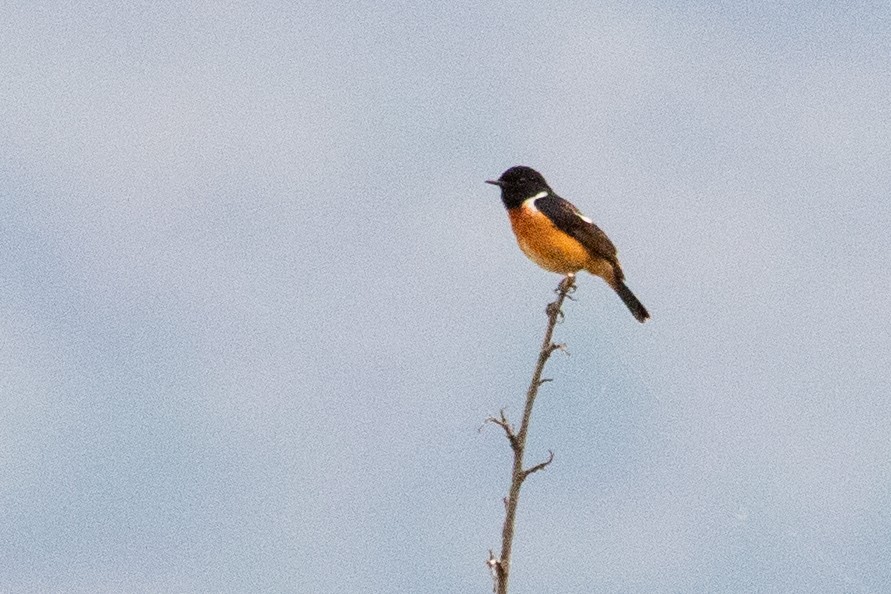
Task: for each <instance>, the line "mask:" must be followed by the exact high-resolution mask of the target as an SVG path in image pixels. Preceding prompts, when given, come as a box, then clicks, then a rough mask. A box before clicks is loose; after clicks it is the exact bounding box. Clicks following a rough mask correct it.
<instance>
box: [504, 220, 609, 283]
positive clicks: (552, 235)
mask: <svg viewBox="0 0 891 594" xmlns="http://www.w3.org/2000/svg"><path fill="white" fill-rule="evenodd" d="M507 214H508V216H509V217H510V224H511V227H513V230H514V235H516V236H517V243H518V244H519V245H520V249H521V250H523V253H524V254H526V256H527V257H528V258H529V259H530V260H532V261H533V262H535V263H536V264H538V265H539V266H541V267H542V268H544V269H545V270H550V271H551V272H559V273H560V274H569V273H570V272H578V271H579V270H581V269H582V268H586V267H587V266H588V265H589V261H590V260H591V256H590V254H589V253H588V250H586V249H585V248H584V246H583V245H582V244H581V243H579V242H578V241H576V240H575V239H573V238H572V237H570V236H569V235H567V234H566V233H563V232H562V231H560V230H559V229H557V227H556V226H554V223H552V222H551V220H550V219H549V218H548V217H546V216H545V215H543V214H542V213H540V212H538V211H537V210H535V208H534V207H531V206H529V203H524V204H523V205H522V206H520V207H518V208H512V209H510V210H509V211H507Z"/></svg>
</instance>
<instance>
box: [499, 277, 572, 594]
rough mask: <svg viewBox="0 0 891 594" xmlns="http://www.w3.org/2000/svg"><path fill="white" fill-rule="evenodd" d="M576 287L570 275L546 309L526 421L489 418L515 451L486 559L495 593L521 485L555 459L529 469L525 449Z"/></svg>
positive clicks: (502, 582) (503, 573)
mask: <svg viewBox="0 0 891 594" xmlns="http://www.w3.org/2000/svg"><path fill="white" fill-rule="evenodd" d="M574 290H575V277H574V276H573V275H569V276H567V277H566V278H564V279H563V280H562V281H561V282H560V285H559V286H558V287H557V291H556V293H557V299H556V300H555V301H553V302H552V303H550V304H548V307H547V309H546V312H547V315H548V325H547V328H546V329H545V336H544V340H543V341H542V343H541V350H540V351H539V353H538V362H537V363H536V365H535V370H534V371H533V372H532V380H531V381H530V382H529V389H528V390H527V391H526V405H525V407H524V409H523V420H522V422H521V423H520V429H519V431H517V432H516V433H514V431H513V427H511V426H510V424H509V423H508V422H507V418H506V417H505V416H504V410H503V409H502V411H501V418H500V419H497V418H495V417H489V418H488V419H486V421H487V422H491V423H494V424H496V425H499V426H500V427H501V428H502V429H504V431H505V433H507V436H508V440H509V441H510V444H511V449H512V450H513V452H514V462H513V469H512V472H511V481H510V489H509V491H508V495H507V498H506V499H505V506H504V507H505V513H504V526H503V528H502V531H501V555H500V556H499V557H498V558H495V557H494V555H493V554H492V551H489V559H488V561H487V562H486V564H487V565H488V567H489V568H490V570H491V571H492V578H493V579H494V581H495V587H494V592H495V593H496V594H507V585H508V578H509V577H510V562H511V550H512V548H513V541H514V525H515V523H516V517H517V506H518V505H519V502H520V487H521V486H522V485H523V481H525V480H526V479H527V478H528V477H529V475H530V474H532V473H534V472H538V471H539V470H542V469H544V468H545V467H547V466H548V464H550V463H551V462H553V460H554V453H553V452H550V451H549V455H548V459H547V460H545V461H544V462H541V463H539V464H536V465H535V466H532V467H530V468H528V469H524V468H523V455H524V453H525V451H526V435H527V434H528V432H529V422H530V420H531V418H532V406H533V405H534V404H535V397H536V396H537V395H538V389H539V388H540V387H541V385H542V384H544V383H545V382H548V381H551V380H550V379H549V378H545V379H542V377H541V374H542V372H543V371H544V367H545V364H546V363H547V362H548V359H549V358H550V356H551V355H552V354H553V353H554V351H556V350H565V347H564V345H559V344H555V343H554V342H552V340H551V338H552V336H553V335H554V327H555V326H556V325H557V322H558V320H561V319H562V318H563V312H562V307H563V302H564V301H565V300H566V299H567V298H570V299H571V297H570V293H572V292H573V291H574Z"/></svg>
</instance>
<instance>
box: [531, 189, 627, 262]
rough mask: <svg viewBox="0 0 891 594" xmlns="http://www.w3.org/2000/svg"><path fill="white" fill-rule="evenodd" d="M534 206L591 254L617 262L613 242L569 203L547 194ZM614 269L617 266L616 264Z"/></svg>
mask: <svg viewBox="0 0 891 594" xmlns="http://www.w3.org/2000/svg"><path fill="white" fill-rule="evenodd" d="M535 208H537V209H538V210H539V211H540V212H541V213H542V214H544V215H545V216H546V217H548V218H549V219H551V222H553V223H554V225H556V226H557V228H558V229H560V230H561V231H563V232H564V233H566V234H567V235H569V236H570V237H573V238H574V239H576V240H578V242H579V243H581V244H582V245H583V246H585V248H586V249H587V250H588V252H590V254H591V255H592V256H594V257H595V258H603V259H605V260H608V261H609V262H610V263H611V264H613V265H616V264H618V262H617V261H616V246H614V245H613V242H611V241H610V240H609V237H607V236H606V233H604V232H603V231H601V230H600V227H598V226H597V225H595V224H594V223H592V222H591V219H589V218H587V217H586V216H585V215H583V214H582V213H581V212H579V209H577V208H576V207H575V206H573V205H572V204H571V203H569V202H567V201H566V200H564V199H563V198H560V197H559V196H555V195H553V194H549V195H547V196H545V197H544V198H539V199H538V200H536V201H535ZM616 269H617V270H618V269H619V267H618V266H616Z"/></svg>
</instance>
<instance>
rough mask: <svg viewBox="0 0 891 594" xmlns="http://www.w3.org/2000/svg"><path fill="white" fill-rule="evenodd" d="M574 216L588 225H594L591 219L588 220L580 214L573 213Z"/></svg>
mask: <svg viewBox="0 0 891 594" xmlns="http://www.w3.org/2000/svg"><path fill="white" fill-rule="evenodd" d="M575 214H576V216H577V217H578V218H580V219H581V220H583V221H585V222H586V223H588V224H589V225H593V224H594V221H592V220H591V219H589V218H588V217H586V216H585V215H583V214H582V213H580V212H577V213H575Z"/></svg>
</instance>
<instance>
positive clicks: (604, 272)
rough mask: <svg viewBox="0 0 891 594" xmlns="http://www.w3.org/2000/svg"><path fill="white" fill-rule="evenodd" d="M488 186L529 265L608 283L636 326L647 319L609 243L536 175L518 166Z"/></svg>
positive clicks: (611, 243) (490, 181)
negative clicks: (588, 275) (494, 192)
mask: <svg viewBox="0 0 891 594" xmlns="http://www.w3.org/2000/svg"><path fill="white" fill-rule="evenodd" d="M486 183H487V184H492V185H495V186H498V187H499V188H501V201H502V202H503V203H504V207H505V208H506V209H507V215H508V218H509V219H510V224H511V228H512V229H513V232H514V235H516V237H517V244H519V246H520V249H521V250H522V251H523V253H524V254H526V256H527V257H528V258H529V259H530V260H532V261H533V262H535V263H536V264H538V265H539V266H541V267H542V268H544V269H545V270H548V271H550V272H557V273H559V274H564V275H567V276H570V275H575V273H577V272H578V271H579V270H587V271H588V272H590V273H591V274H593V275H594V276H599V277H600V278H602V279H603V280H604V281H606V284H607V285H609V286H610V287H611V288H612V289H613V290H614V291H615V292H616V293H617V294H618V295H619V298H621V299H622V302H623V303H624V304H625V305H626V307H628V309H629V310H630V311H631V314H632V315H633V316H634V317H635V319H636V320H637V321H638V322H641V323H643V322H645V321H646V320H647V319H649V317H650V314H649V312H648V311H647V309H646V308H645V307H644V306H643V304H642V303H641V302H640V300H639V299H638V298H637V297H635V296H634V293H632V292H631V289H629V288H628V286H627V285H626V284H625V273H624V272H623V271H622V266H621V265H620V264H619V259H618V257H617V255H616V247H615V246H614V245H613V242H611V241H610V240H609V237H607V236H606V233H604V232H603V231H602V230H601V229H600V227H598V226H597V225H595V224H594V221H592V220H591V219H589V218H588V217H586V216H585V215H583V214H582V213H581V211H579V209H578V208H576V207H575V206H574V205H573V204H572V203H570V202H569V201H567V200H564V199H563V198H561V197H560V196H558V195H557V194H556V193H555V192H554V190H552V189H551V187H550V186H549V185H548V182H546V181H545V178H544V177H543V176H542V175H541V174H540V173H539V172H538V171H536V170H535V169H532V168H531V167H526V166H524V165H518V166H515V167H511V168H510V169H508V170H507V171H505V172H504V173H502V174H501V177H499V178H498V179H490V180H486Z"/></svg>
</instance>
